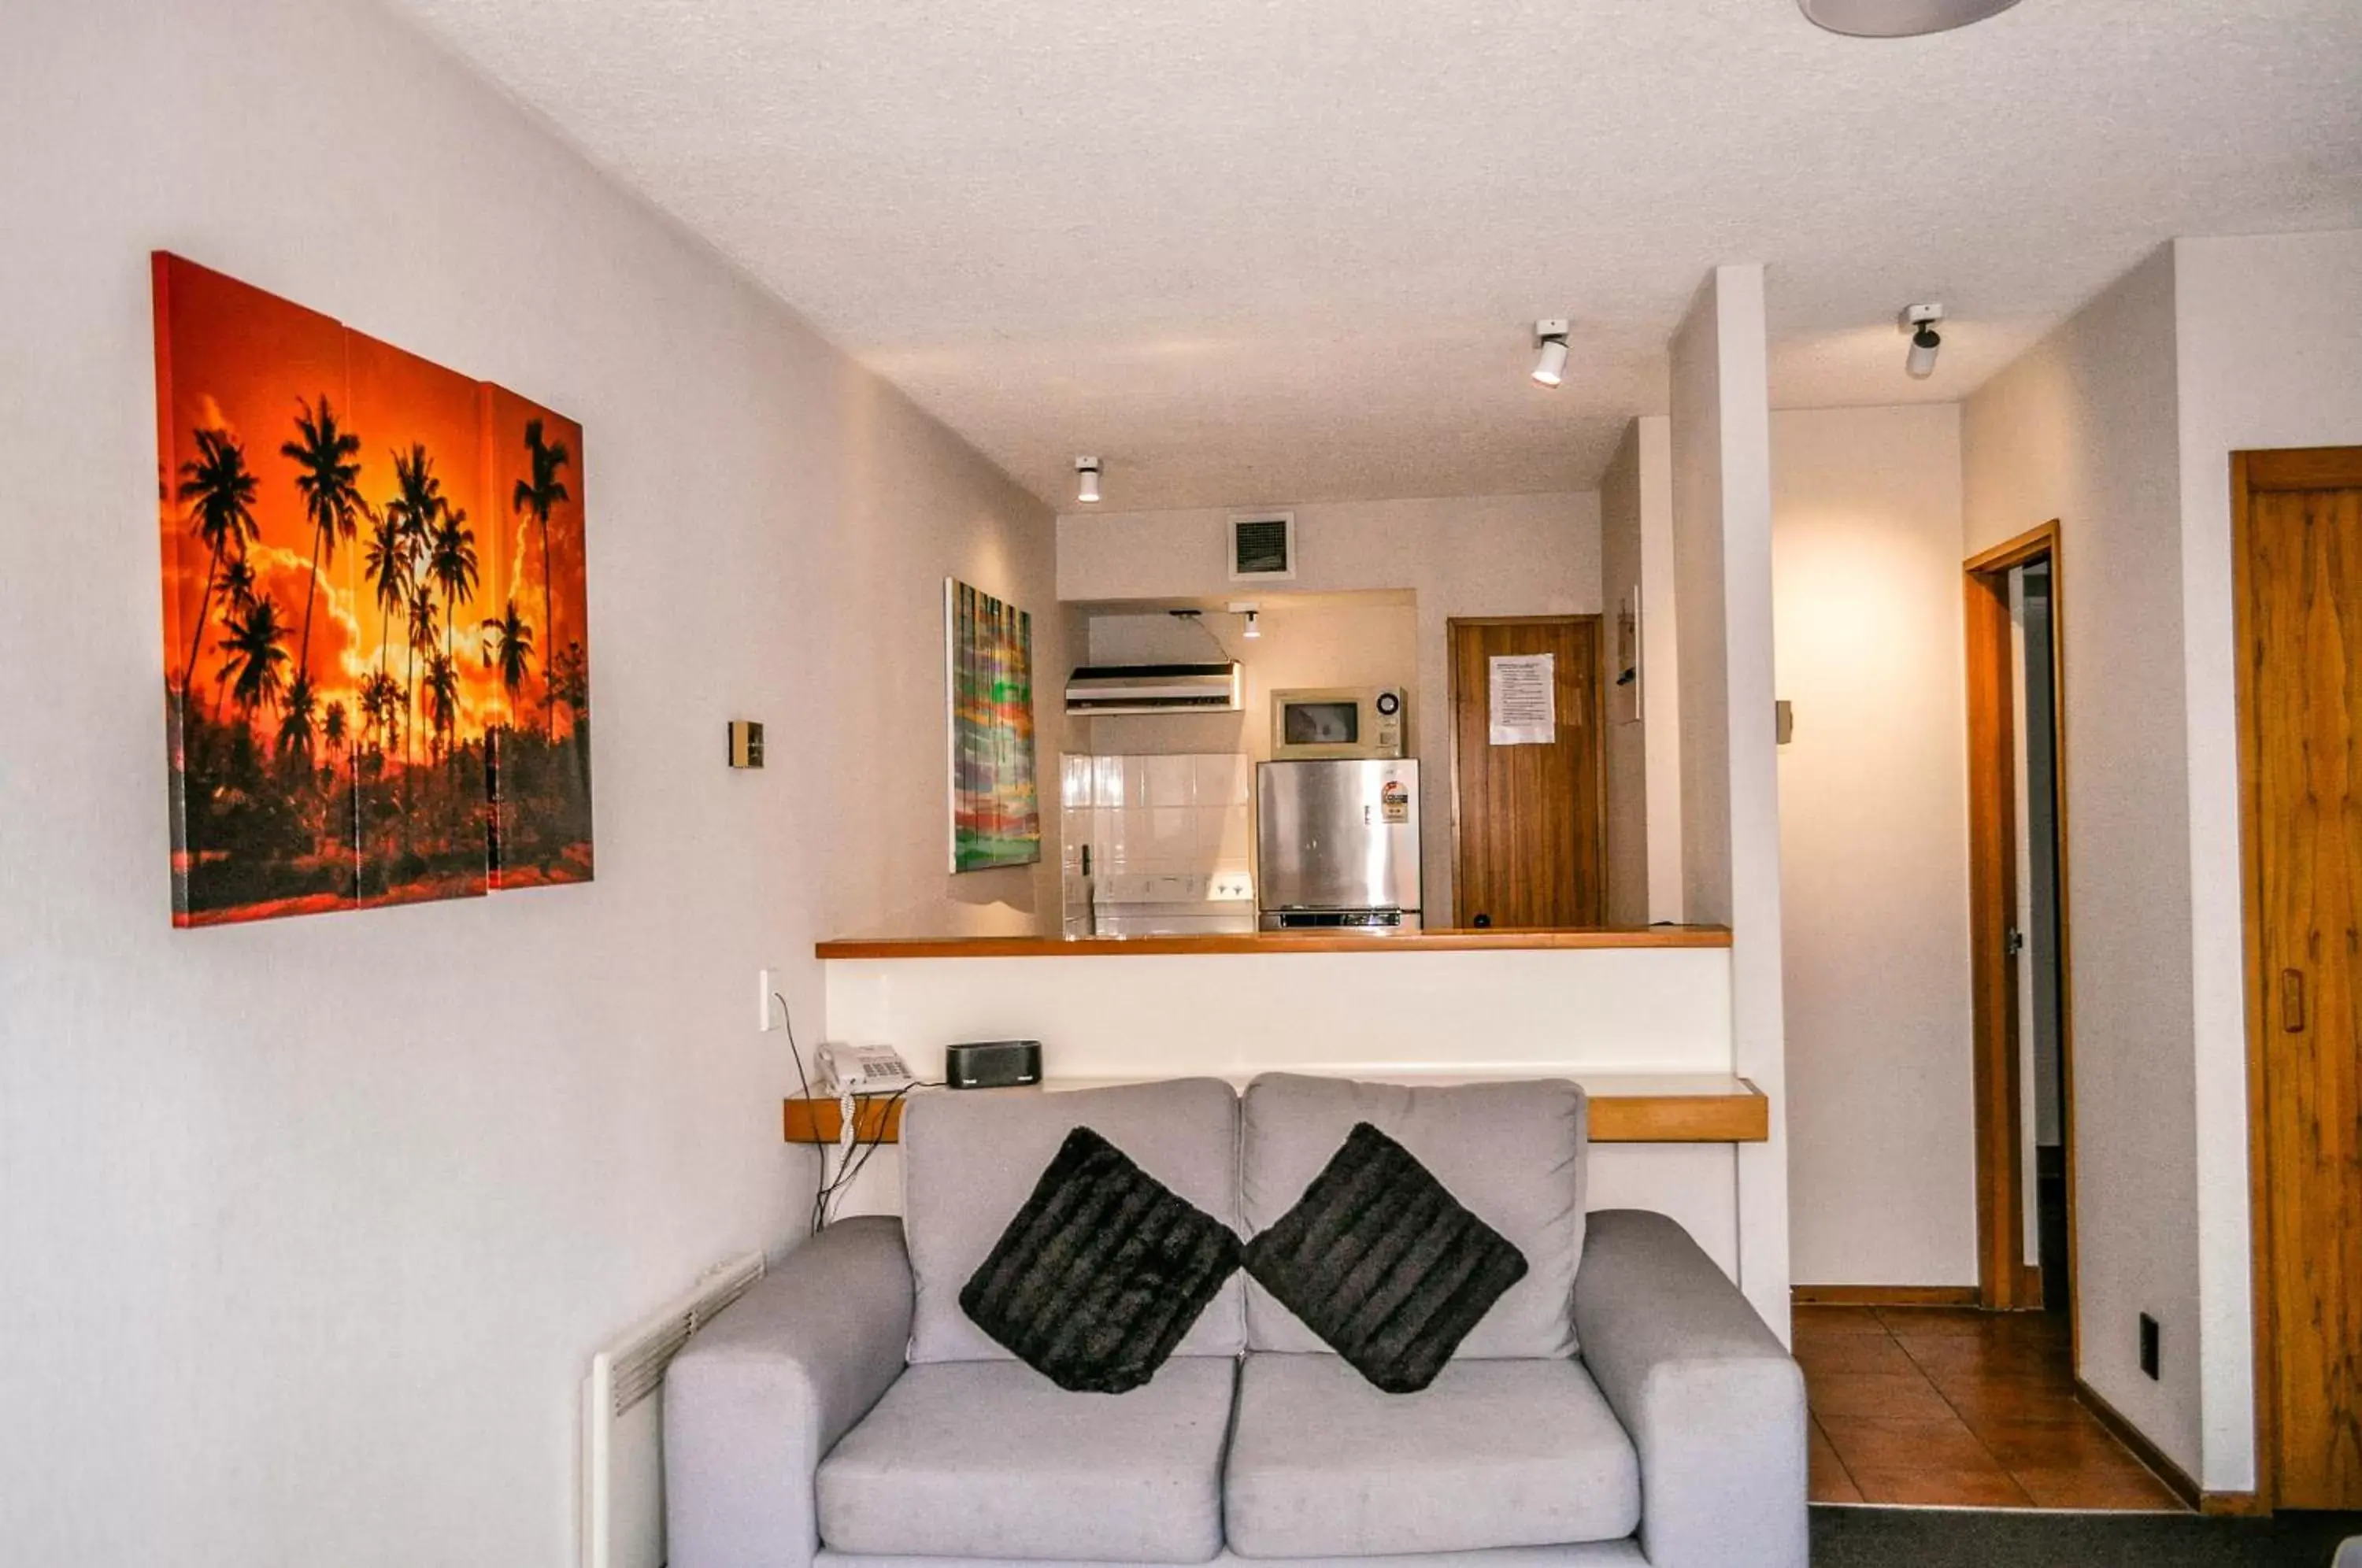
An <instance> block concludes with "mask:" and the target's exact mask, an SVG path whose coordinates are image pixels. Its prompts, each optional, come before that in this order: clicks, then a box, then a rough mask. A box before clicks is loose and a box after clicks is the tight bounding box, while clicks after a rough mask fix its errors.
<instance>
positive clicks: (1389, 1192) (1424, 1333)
mask: <svg viewBox="0 0 2362 1568" xmlns="http://www.w3.org/2000/svg"><path fill="white" fill-rule="evenodd" d="M1246 1267H1247V1274H1248V1275H1249V1276H1250V1277H1252V1278H1253V1279H1254V1280H1255V1281H1256V1282H1257V1283H1259V1284H1260V1285H1262V1286H1263V1287H1264V1289H1265V1290H1268V1291H1270V1292H1271V1293H1272V1295H1273V1296H1275V1297H1277V1298H1278V1300H1279V1302H1280V1304H1281V1305H1282V1306H1284V1307H1286V1309H1288V1310H1289V1311H1291V1312H1293V1313H1295V1314H1296V1315H1297V1317H1298V1318H1300V1319H1302V1320H1304V1326H1305V1327H1306V1328H1308V1329H1310V1330H1311V1331H1313V1332H1314V1333H1316V1334H1318V1335H1319V1336H1320V1338H1321V1339H1322V1340H1323V1341H1325V1342H1327V1343H1328V1345H1329V1347H1330V1349H1331V1350H1334V1351H1335V1352H1336V1353H1338V1354H1339V1355H1341V1356H1342V1357H1344V1358H1345V1360H1346V1361H1347V1362H1349V1363H1350V1364H1352V1367H1353V1369H1354V1370H1355V1371H1357V1372H1359V1373H1360V1374H1361V1375H1363V1376H1364V1377H1366V1378H1368V1379H1369V1380H1370V1381H1371V1382H1372V1383H1374V1384H1376V1385H1377V1386H1379V1387H1381V1388H1383V1389H1385V1391H1386V1392H1387V1393H1389V1394H1415V1393H1417V1392H1418V1390H1419V1389H1422V1388H1424V1387H1426V1386H1428V1385H1429V1384H1430V1383H1432V1382H1434V1381H1435V1375H1436V1374H1437V1373H1439V1372H1441V1371H1442V1370H1443V1364H1444V1363H1445V1362H1448V1361H1450V1360H1451V1353H1452V1352H1453V1351H1454V1350H1456V1349H1458V1348H1459V1345H1460V1342H1461V1341H1462V1340H1463V1339H1465V1338H1466V1337H1467V1335H1468V1331H1469V1330H1471V1329H1473V1328H1474V1327H1475V1326H1476V1324H1477V1323H1478V1321H1479V1320H1482V1319H1483V1318H1484V1316H1485V1313H1487V1312H1489V1311H1491V1310H1492V1309H1493V1303H1494V1302H1496V1301H1497V1300H1499V1299H1500V1298H1501V1294H1502V1292H1504V1291H1506V1290H1507V1289H1508V1288H1509V1286H1513V1285H1515V1284H1517V1283H1518V1280H1520V1279H1523V1278H1524V1277H1525V1275H1526V1259H1525V1254H1524V1253H1520V1252H1518V1249H1517V1248H1516V1247H1515V1246H1513V1245H1511V1244H1510V1243H1509V1242H1508V1241H1507V1239H1506V1238H1505V1237H1503V1236H1502V1234H1501V1232H1499V1231H1496V1230H1495V1229H1493V1227H1491V1226H1490V1225H1487V1224H1486V1223H1485V1221H1484V1220H1479V1219H1478V1218H1477V1217H1476V1216H1475V1215H1473V1214H1471V1213H1470V1212H1469V1211H1468V1210H1467V1209H1465V1208H1463V1207H1462V1205H1461V1203H1460V1200H1459V1199H1458V1198H1453V1197H1452V1196H1451V1193H1450V1192H1449V1191H1448V1190H1446V1189H1445V1187H1444V1185H1443V1184H1442V1183H1441V1182H1440V1181H1438V1180H1436V1179H1435V1176H1434V1173H1433V1172H1431V1171H1429V1169H1428V1168H1427V1167H1426V1166H1425V1165H1420V1164H1419V1163H1418V1158H1417V1157H1416V1156H1415V1155H1413V1154H1411V1152H1410V1151H1409V1150H1407V1149H1406V1148H1404V1147H1403V1146H1402V1145H1401V1144H1400V1143H1396V1142H1395V1141H1394V1140H1393V1139H1392V1138H1389V1137H1387V1136H1386V1135H1385V1133H1383V1132H1379V1131H1378V1130H1377V1129H1376V1128H1374V1127H1373V1126H1371V1125H1370V1124H1369V1123H1368V1122H1366V1121H1363V1122H1358V1123H1356V1124H1355V1125H1354V1128H1353V1130H1352V1132H1350V1133H1348V1134H1346V1137H1345V1143H1344V1145H1343V1146H1342V1147H1341V1148H1340V1149H1339V1150H1338V1151H1337V1153H1336V1154H1334V1155H1332V1156H1331V1157H1330V1161H1329V1163H1328V1164H1327V1165H1323V1166H1322V1167H1321V1169H1320V1174H1319V1176H1314V1177H1313V1178H1312V1185H1311V1186H1309V1187H1306V1188H1305V1189H1304V1196H1303V1197H1302V1198H1298V1199H1297V1203H1296V1207H1295V1208H1293V1209H1289V1210H1288V1211H1287V1212H1286V1213H1285V1214H1283V1215H1281V1216H1280V1217H1279V1221H1278V1223H1276V1224H1275V1225H1274V1226H1272V1228H1271V1229H1270V1230H1268V1231H1264V1232H1263V1233H1262V1234H1260V1235H1258V1236H1256V1237H1255V1238H1254V1240H1253V1241H1251V1242H1248V1243H1247V1246H1246Z"/></svg>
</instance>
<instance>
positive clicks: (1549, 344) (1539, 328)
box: [1534, 315, 1566, 387]
mask: <svg viewBox="0 0 2362 1568" xmlns="http://www.w3.org/2000/svg"><path fill="white" fill-rule="evenodd" d="M1534 347H1535V348H1539V349H1540V350H1541V351H1542V352H1541V358H1540V359H1536V360H1535V361H1534V384H1535V385H1536V386H1541V387H1554V386H1556V385H1558V384H1559V383H1560V382H1561V381H1564V380H1566V318H1565V317H1564V316H1556V315H1553V316H1544V317H1543V318H1542V319H1541V320H1540V321H1538V322H1536V323H1534Z"/></svg>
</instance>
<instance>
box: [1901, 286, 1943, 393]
mask: <svg viewBox="0 0 2362 1568" xmlns="http://www.w3.org/2000/svg"><path fill="white" fill-rule="evenodd" d="M1943 319H1944V307H1943V306H1942V305H1939V304H1915V305H1905V306H1904V307H1903V323H1902V326H1903V330H1904V331H1905V332H1907V333H1909V334H1910V335H1911V352H1910V353H1908V354H1906V355H1904V359H1903V369H1904V370H1905V371H1906V372H1907V373H1908V374H1909V375H1910V377H1911V379H1912V380H1913V381H1926V379H1927V378H1928V377H1929V376H1932V375H1934V374H1935V373H1936V350H1937V349H1938V348H1942V347H1943V346H1944V338H1943V335H1942V334H1941V333H1939V332H1937V330H1936V324H1937V322H1939V321H1941V320H1943Z"/></svg>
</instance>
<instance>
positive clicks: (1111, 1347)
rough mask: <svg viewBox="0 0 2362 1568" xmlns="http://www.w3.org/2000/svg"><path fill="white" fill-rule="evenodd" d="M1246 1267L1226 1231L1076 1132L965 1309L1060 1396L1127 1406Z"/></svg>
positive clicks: (965, 1293)
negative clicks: (1121, 1400)
mask: <svg viewBox="0 0 2362 1568" xmlns="http://www.w3.org/2000/svg"><path fill="white" fill-rule="evenodd" d="M1238 1266H1239V1239H1238V1237H1237V1236H1235V1235H1233V1234H1231V1228H1230V1227H1229V1226H1227V1225H1225V1224H1223V1223H1222V1222H1221V1221H1220V1220H1217V1219H1215V1218H1214V1217H1213V1216H1212V1215H1210V1214H1208V1213H1207V1212H1206V1211H1205V1210H1203V1209H1199V1208H1198V1207H1197V1206H1196V1205H1194V1204H1192V1203H1190V1202H1189V1201H1188V1200H1187V1199H1186V1198H1180V1197H1177V1196H1175V1194H1174V1192H1173V1190H1172V1189H1171V1188H1169V1187H1166V1186H1165V1185H1164V1183H1163V1182H1160V1181H1158V1180H1157V1179H1156V1178H1155V1177H1154V1176H1150V1175H1149V1174H1148V1173H1147V1172H1146V1171H1144V1170H1142V1169H1141V1168H1140V1167H1139V1166H1138V1165H1134V1164H1132V1162H1131V1159H1130V1158H1129V1157H1127V1156H1126V1155H1125V1154H1124V1153H1123V1151H1122V1150H1120V1149H1119V1148H1117V1147H1116V1146H1115V1145H1114V1144H1112V1143H1109V1142H1108V1141H1107V1140H1106V1139H1105V1138H1102V1137H1100V1136H1099V1135H1098V1133H1097V1132H1092V1131H1091V1130H1090V1129H1089V1128H1087V1127H1077V1128H1076V1129H1075V1130H1074V1131H1073V1132H1069V1133H1067V1134H1066V1141H1065V1143H1062V1144H1060V1145H1059V1148H1058V1153H1057V1155H1056V1157H1054V1159H1052V1160H1051V1162H1050V1164H1049V1166H1048V1168H1046V1169H1045V1170H1043V1173H1042V1179H1041V1180H1040V1181H1039V1182H1037V1183H1035V1184H1034V1187H1033V1196H1032V1197H1031V1198H1027V1199H1026V1200H1025V1206H1024V1207H1023V1208H1021V1209H1019V1210H1018V1211H1017V1218H1015V1219H1014V1220H1010V1222H1009V1228H1008V1229H1007V1230H1005V1231H1001V1233H1000V1240H999V1242H996V1243H995V1244H994V1246H993V1249H992V1253H991V1255H990V1256H988V1257H987V1258H986V1259H985V1260H984V1263H983V1265H982V1266H981V1267H979V1268H978V1269H977V1271H976V1273H975V1274H974V1275H970V1276H969V1278H968V1282H967V1284H966V1286H965V1287H963V1288H962V1289H961V1291H960V1307H961V1309H963V1310H965V1311H966V1313H967V1315H968V1316H969V1317H970V1318H971V1319H973V1320H975V1321H976V1325H977V1327H978V1328H980V1329H982V1330H983V1331H985V1332H986V1333H988V1334H990V1335H991V1336H992V1337H993V1339H994V1340H995V1341H997V1342H999V1343H1000V1344H1002V1345H1005V1346H1007V1347H1008V1348H1009V1350H1010V1352H1011V1353H1014V1354H1015V1355H1016V1357H1017V1359H1018V1360H1020V1361H1021V1362H1023V1363H1024V1364H1026V1365H1028V1366H1030V1367H1032V1368H1033V1370H1035V1371H1036V1372H1039V1373H1040V1374H1042V1375H1043V1376H1044V1377H1047V1378H1048V1379H1049V1380H1050V1381H1051V1382H1053V1383H1054V1384H1056V1385H1057V1386H1059V1387H1061V1388H1067V1389H1072V1390H1074V1391H1075V1392H1076V1393H1087V1394H1120V1393H1122V1392H1123V1391H1124V1390H1126V1389H1128V1388H1137V1387H1139V1386H1141V1385H1142V1384H1143V1383H1145V1382H1147V1381H1148V1380H1149V1379H1150V1378H1151V1377H1153V1376H1154V1375H1156V1369H1157V1368H1158V1367H1160V1366H1162V1365H1164V1359H1165V1357H1167V1356H1169V1355H1171V1354H1172V1353H1173V1347H1174V1346H1175V1345H1177V1344H1179V1343H1180V1342H1181V1337H1182V1336H1183V1335H1184V1334H1186V1333H1187V1332H1188V1331H1189V1325H1190V1324H1192V1323H1194V1322H1196V1321H1197V1320H1198V1314H1199V1313H1200V1312H1203V1311H1204V1310H1205V1309H1206V1304H1207V1303H1208V1302H1209V1301H1211V1300H1212V1299H1213V1298H1214V1297H1215V1295H1216V1293H1217V1292H1219V1291H1220V1289H1221V1288H1222V1283H1223V1281H1225V1280H1227V1279H1229V1278H1230V1277H1231V1270H1233V1269H1235V1268H1237V1267H1238Z"/></svg>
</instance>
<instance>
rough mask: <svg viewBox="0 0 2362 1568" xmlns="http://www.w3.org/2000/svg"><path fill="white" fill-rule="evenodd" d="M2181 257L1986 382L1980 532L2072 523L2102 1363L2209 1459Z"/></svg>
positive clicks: (2104, 1389) (2093, 1338)
mask: <svg viewBox="0 0 2362 1568" xmlns="http://www.w3.org/2000/svg"><path fill="white" fill-rule="evenodd" d="M2174 271H2175V269H2174V258H2173V253H2172V251H2171V249H2170V248H2167V249H2163V250H2159V251H2158V252H2157V253H2156V254H2155V255H2153V256H2152V257H2150V258H2149V259H2147V261H2145V262H2143V263H2142V264H2141V265H2140V266H2139V267H2137V268H2136V269H2135V270H2134V271H2132V272H2130V273H2129V274H2127V275H2126V276H2125V278H2124V279H2122V280H2121V281H2119V282H2117V283H2115V284H2114V286H2112V287H2111V288H2110V289H2108V290H2107V291H2106V292H2105V293H2103V294H2101V296H2100V297H2099V298H2097V299H2095V300H2094V301H2092V303H2091V304H2089V305H2087V306H2085V307H2084V308H2083V310H2082V311H2081V312H2080V313H2078V314H2077V315H2075V316H2074V317H2073V318H2071V319H2070V320H2069V321H2068V322H2067V323H2066V324H2065V325H2063V326H2060V327H2059V328H2058V330H2057V331H2055V332H2053V333H2052V334H2051V335H2050V336H2049V337H2047V338H2045V339H2044V340H2043V341H2042V342H2041V343H2040V344H2038V345H2037V346H2036V348H2033V349H2031V350H2029V351H2028V352H2027V353H2026V354H2025V356H2024V357H2023V358H2022V359H2019V360H2018V361H2017V362H2016V363H2015V364H2014V365H2012V366H2011V367H2010V368H2009V369H2008V370H2004V371H2003V372H2002V373H2001V374H2000V375H1998V376H1996V377H1995V378H1993V380H1992V381H1989V382H1988V383H1986V385H1985V386H1984V388H1983V389H1982V390H1981V391H1980V392H1977V393H1976V394H1975V395H1974V396H1972V397H1970V399H1969V400H1968V403H1967V404H1966V405H1965V407H1964V409H1963V413H1962V420H1961V441H1962V452H1963V473H1964V483H1965V486H1966V489H1965V493H1964V502H1965V517H1966V531H1965V534H1964V537H1963V543H1962V548H1963V551H1964V553H1974V552H1976V551H1978V550H1981V549H1984V548H1987V547H1991V546H1992V545H1995V544H1998V543H2000V542H2002V541H2003V540H2005V539H2008V538H2010V537H2012V536H2015V535H2018V534H2021V533H2023V532H2025V530H2027V529H2029V528H2033V527H2036V526H2037V525H2041V524H2043V523H2045V522H2047V521H2049V520H2051V519H2053V518H2056V519H2058V522H2059V547H2058V577H2057V593H2058V599H2057V604H2058V633H2059V636H2060V640H2061V663H2062V665H2063V691H2062V698H2063V701H2062V705H2061V717H2062V730H2063V744H2062V747H2061V750H2062V754H2063V758H2064V763H2065V772H2066V788H2065V794H2064V815H2065V820H2066V827H2067V834H2068V842H2069V865H2068V868H2067V897H2068V903H2069V908H2070V911H2071V913H2072V921H2073V934H2072V943H2073V949H2072V956H2071V964H2072V973H2071V975H2070V982H2069V1004H2070V1010H2071V1012H2070V1016H2071V1020H2072V1025H2071V1027H2072V1032H2073V1045H2072V1050H2073V1072H2074V1079H2075V1082H2074V1102H2073V1107H2072V1110H2073V1116H2074V1128H2073V1137H2074V1140H2075V1154H2076V1160H2075V1176H2076V1184H2077V1186H2076V1194H2075V1199H2076V1226H2077V1229H2076V1243H2077V1249H2078V1251H2077V1260H2076V1263H2077V1268H2076V1275H2077V1286H2078V1293H2079V1302H2078V1307H2079V1310H2080V1313H2081V1352H2082V1366H2081V1372H2082V1375H2084V1377H2085V1378H2086V1379H2088V1380H2089V1381H2090V1383H2091V1385H2092V1387H2093V1388H2094V1389H2095V1390H2096V1391H2097V1392H2098V1393H2099V1395H2100V1397H2103V1398H2104V1399H2106V1400H2107V1401H2108V1402H2109V1404H2111V1405H2112V1406H2114V1408H2116V1409H2118V1410H2120V1411H2122V1412H2123V1413H2124V1415H2125V1419H2128V1420H2130V1421H2132V1422H2133V1423H2134V1424H2135V1425H2136V1426H2137V1427H2139V1428H2140V1430H2142V1431H2143V1432H2145V1433H2147V1435H2148V1437H2149V1438H2150V1439H2152V1440H2153V1441H2156V1442H2157V1443H2158V1446H2159V1447H2161V1448H2162V1449H2163V1450H2164V1451H2165V1452H2166V1453H2167V1454H2168V1456H2169V1457H2170V1458H2171V1459H2172V1460H2173V1461H2174V1462H2175V1463H2177V1464H2180V1465H2182V1466H2183V1467H2184V1468H2186V1469H2187V1470H2189V1471H2190V1472H2191V1474H2198V1472H2199V1470H2200V1460H2201V1452H2200V1435H2199V1434H2200V1419H2199V1411H2200V1395H2199V1386H2200V1384H2199V1351H2200V1315H2199V1306H2198V1232H2197V1211H2196V1202H2197V1190H2196V1172H2195V1166H2194V1163H2193V1161H2194V1154H2195V1149H2196V1137H2197V1132H2196V1109H2195V1104H2194V1094H2195V1088H2196V1086H2195V1081H2194V1077H2193V1074H2192V1062H2191V1039H2192V1012H2191V981H2190V953H2191V882H2190V878H2191V859H2190V855H2189V853H2188V848H2187V846H2188V845H2190V843H2191V836H2190V821H2189V794H2188V785H2187V780H2188V770H2187V765H2186V762H2185V754H2186V745H2187V729H2186V714H2185V710H2184V701H2183V696H2184V666H2183V644H2182V626H2183V611H2182V582H2181V576H2182V572H2181V549H2180V469H2179V461H2180V459H2179V451H2178V444H2177V436H2176V411H2175V403H2176V400H2175V393H2174V385H2175V374H2176V361H2175V351H2176V350H2175V343H2176V336H2175V323H2174ZM2144 1311H2146V1312H2148V1313H2151V1314H2152V1315H2154V1316H2155V1317H2156V1318H2157V1319H2158V1321H2159V1323H2160V1324H2161V1325H2162V1330H2163V1367H2162V1371H2163V1377H2162V1380H2161V1381H2159V1382H2155V1383H2152V1382H2150V1381H2149V1380H2148V1378H2147V1377H2146V1376H2144V1375H2142V1373H2141V1371H2140V1369H2139V1365H2138V1354H2137V1353H2138V1335H2137V1323H2136V1319H2137V1316H2138V1314H2140V1313H2141V1312H2144ZM2205 1479H2206V1480H2207V1483H2208V1484H2209V1485H2217V1484H2219V1483H2218V1481H2217V1479H2216V1477H2214V1476H2212V1475H2210V1476H2208V1477H2205Z"/></svg>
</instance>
